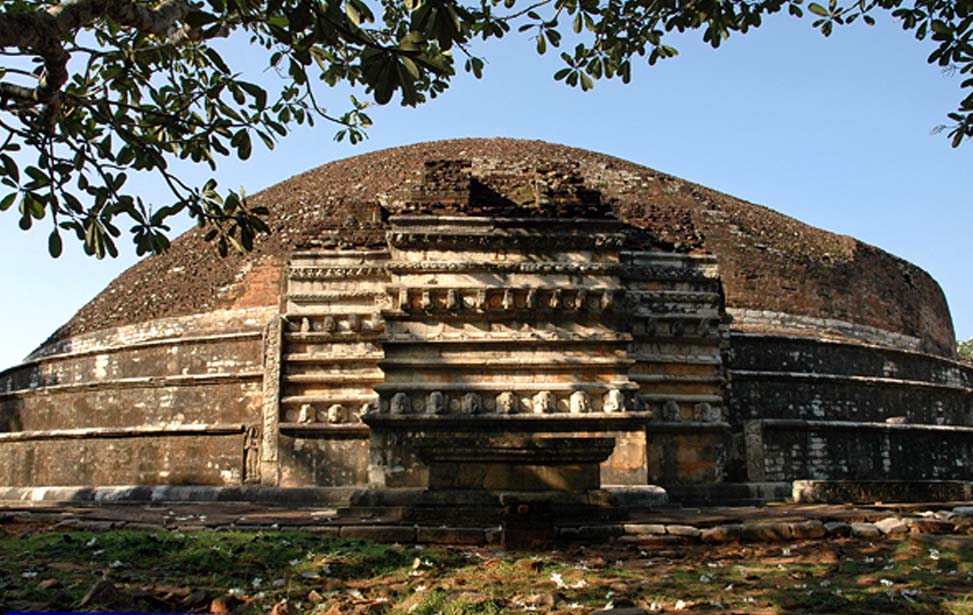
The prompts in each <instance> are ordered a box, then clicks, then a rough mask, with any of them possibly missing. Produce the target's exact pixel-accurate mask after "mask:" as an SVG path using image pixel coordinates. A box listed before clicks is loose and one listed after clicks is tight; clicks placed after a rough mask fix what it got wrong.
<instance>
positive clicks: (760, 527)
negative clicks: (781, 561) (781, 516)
mask: <svg viewBox="0 0 973 615" xmlns="http://www.w3.org/2000/svg"><path fill="white" fill-rule="evenodd" d="M741 537H742V538H743V540H745V541H747V542H777V541H780V540H790V539H791V538H793V537H794V534H793V532H792V530H791V527H790V525H788V524H787V523H744V524H743V528H742V533H741Z"/></svg>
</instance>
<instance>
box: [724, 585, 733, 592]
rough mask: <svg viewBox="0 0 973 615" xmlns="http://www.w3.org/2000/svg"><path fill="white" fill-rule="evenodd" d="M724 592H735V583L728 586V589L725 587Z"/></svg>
mask: <svg viewBox="0 0 973 615" xmlns="http://www.w3.org/2000/svg"><path fill="white" fill-rule="evenodd" d="M723 591H725V592H729V591H733V583H730V584H729V585H727V586H726V587H724V588H723Z"/></svg>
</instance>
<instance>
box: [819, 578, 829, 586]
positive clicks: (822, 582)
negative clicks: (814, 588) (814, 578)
mask: <svg viewBox="0 0 973 615" xmlns="http://www.w3.org/2000/svg"><path fill="white" fill-rule="evenodd" d="M818 585H820V586H821V587H828V586H829V585H831V581H829V580H827V579H825V580H823V581H821V582H820V583H818Z"/></svg>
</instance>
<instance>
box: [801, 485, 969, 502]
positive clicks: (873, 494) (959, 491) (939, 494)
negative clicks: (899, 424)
mask: <svg viewBox="0 0 973 615" xmlns="http://www.w3.org/2000/svg"><path fill="white" fill-rule="evenodd" d="M791 497H792V498H793V500H794V501H795V502H803V503H807V504H821V503H835V502H847V503H849V504H871V503H873V502H942V501H947V500H971V499H973V483H971V482H969V481H959V480H924V481H904V480H874V481H859V480H796V481H794V483H793V488H792V496H791Z"/></svg>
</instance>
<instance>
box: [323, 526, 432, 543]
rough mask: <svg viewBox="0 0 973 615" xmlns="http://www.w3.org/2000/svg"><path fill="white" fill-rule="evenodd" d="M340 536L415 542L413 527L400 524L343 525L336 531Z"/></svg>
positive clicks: (379, 540)
mask: <svg viewBox="0 0 973 615" xmlns="http://www.w3.org/2000/svg"><path fill="white" fill-rule="evenodd" d="M338 535H339V536H341V537H342V538H363V539H365V540H374V541H376V542H415V540H416V530H415V528H414V527H404V526H400V525H370V526H369V525H345V526H342V527H341V531H340V532H339V533H338Z"/></svg>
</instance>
